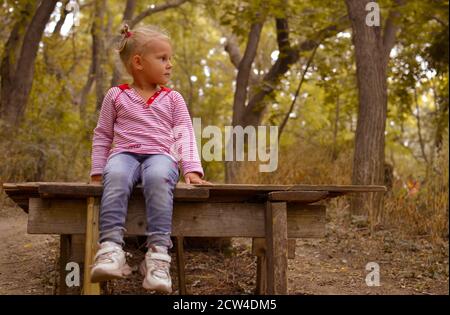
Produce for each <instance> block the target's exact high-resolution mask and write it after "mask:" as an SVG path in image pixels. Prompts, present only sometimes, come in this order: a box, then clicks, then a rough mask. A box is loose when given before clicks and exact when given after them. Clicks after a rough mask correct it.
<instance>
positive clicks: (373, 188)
mask: <svg viewBox="0 0 450 315" xmlns="http://www.w3.org/2000/svg"><path fill="white" fill-rule="evenodd" d="M194 186H197V187H205V188H209V189H210V190H255V191H266V192H267V191H298V190H300V191H302V190H305V191H315V190H317V191H337V192H378V191H386V186H381V185H305V184H296V185H265V184H260V185H253V184H211V185H210V184H202V185H194Z"/></svg>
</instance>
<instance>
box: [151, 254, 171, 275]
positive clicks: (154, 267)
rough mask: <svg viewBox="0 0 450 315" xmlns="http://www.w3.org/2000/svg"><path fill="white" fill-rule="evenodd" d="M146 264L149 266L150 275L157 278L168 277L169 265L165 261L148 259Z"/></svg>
mask: <svg viewBox="0 0 450 315" xmlns="http://www.w3.org/2000/svg"><path fill="white" fill-rule="evenodd" d="M148 263H149V266H150V268H149V270H151V273H152V274H153V275H155V274H156V275H157V276H158V277H161V276H164V277H166V278H168V277H169V274H170V273H169V269H170V264H169V263H168V262H167V261H164V260H159V259H155V258H149V259H148Z"/></svg>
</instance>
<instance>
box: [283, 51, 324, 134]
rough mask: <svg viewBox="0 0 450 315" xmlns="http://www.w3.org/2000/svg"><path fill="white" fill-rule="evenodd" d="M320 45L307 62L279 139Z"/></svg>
mask: <svg viewBox="0 0 450 315" xmlns="http://www.w3.org/2000/svg"><path fill="white" fill-rule="evenodd" d="M319 45H320V43H317V45H316V47H314V50H313V51H312V53H311V55H310V56H309V58H308V61H307V62H306V66H305V70H304V71H303V73H302V77H301V79H300V82H299V84H298V86H297V90H296V91H295V96H294V99H293V100H292V103H291V106H290V107H289V110H288V112H287V113H286V115H285V116H284V119H283V121H282V123H281V124H280V127H279V129H278V139H280V138H281V134H282V133H283V130H284V127H285V126H286V124H287V122H288V119H289V116H290V114H291V113H292V110H293V109H294V105H295V102H296V101H297V97H298V95H299V93H300V90H301V88H302V85H303V82H304V81H305V75H306V73H307V72H308V69H309V67H310V66H311V63H312V61H313V59H314V56H315V55H316V51H317V47H319Z"/></svg>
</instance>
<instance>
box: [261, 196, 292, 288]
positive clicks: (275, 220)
mask: <svg viewBox="0 0 450 315" xmlns="http://www.w3.org/2000/svg"><path fill="white" fill-rule="evenodd" d="M287 229H288V228H287V205H286V203H285V202H267V207H266V247H267V249H266V260H267V266H266V267H267V268H266V270H267V294H287V267H288V255H287V251H288V246H287V243H288V232H287Z"/></svg>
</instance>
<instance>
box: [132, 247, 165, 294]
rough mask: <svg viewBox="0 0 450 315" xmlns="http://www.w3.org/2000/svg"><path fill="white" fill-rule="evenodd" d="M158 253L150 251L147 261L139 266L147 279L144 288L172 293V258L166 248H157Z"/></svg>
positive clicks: (143, 283) (147, 254) (143, 284)
mask: <svg viewBox="0 0 450 315" xmlns="http://www.w3.org/2000/svg"><path fill="white" fill-rule="evenodd" d="M155 247H156V250H157V251H156V252H154V251H152V250H151V249H149V250H148V251H147V253H146V254H145V259H144V260H143V261H142V263H141V265H140V266H139V271H140V272H141V274H142V275H143V276H144V277H145V278H144V281H143V282H142V286H143V287H144V288H145V289H147V290H152V291H159V292H164V293H172V279H171V278H170V262H171V260H172V259H171V258H170V256H169V255H168V254H167V253H166V252H165V251H166V250H165V248H164V247H160V246H155Z"/></svg>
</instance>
